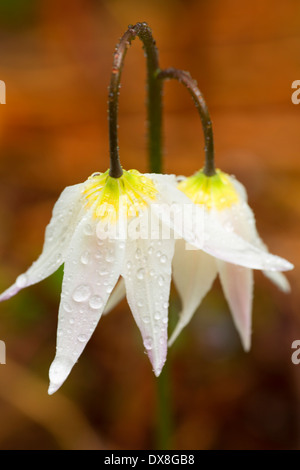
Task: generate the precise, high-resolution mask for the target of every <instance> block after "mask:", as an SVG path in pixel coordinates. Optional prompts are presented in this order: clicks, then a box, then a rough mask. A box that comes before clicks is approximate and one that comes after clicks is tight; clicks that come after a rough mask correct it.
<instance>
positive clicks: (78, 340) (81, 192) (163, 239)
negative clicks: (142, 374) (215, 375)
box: [0, 170, 278, 394]
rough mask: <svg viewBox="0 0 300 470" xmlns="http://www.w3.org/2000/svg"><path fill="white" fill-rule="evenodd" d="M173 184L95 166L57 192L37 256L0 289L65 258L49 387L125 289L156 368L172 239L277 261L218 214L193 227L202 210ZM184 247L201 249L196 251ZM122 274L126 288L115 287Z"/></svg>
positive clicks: (19, 285) (168, 178)
mask: <svg viewBox="0 0 300 470" xmlns="http://www.w3.org/2000/svg"><path fill="white" fill-rule="evenodd" d="M176 184H177V183H176V179H175V177H174V176H172V175H155V174H147V175H141V174H140V173H139V172H137V171H136V170H130V171H124V172H123V175H122V176H121V177H120V178H112V177H110V176H109V173H108V171H107V172H105V173H94V174H93V175H92V176H91V177H90V178H89V179H88V180H87V181H86V182H84V183H82V184H78V185H75V186H71V187H67V188H66V189H65V190H64V191H63V192H62V194H61V196H60V197H59V199H58V201H57V203H56V204H55V206H54V209H53V215H52V219H51V221H50V223H49V225H48V226H47V228H46V234H45V242H44V247H43V251H42V254H41V255H40V257H39V258H38V260H37V261H36V262H35V263H33V265H32V266H31V267H30V268H29V269H28V270H27V272H26V273H25V274H22V275H21V276H19V277H18V278H17V280H16V282H15V284H13V285H12V286H11V287H10V288H9V289H7V290H6V291H5V292H4V293H3V294H2V295H1V296H0V301H2V300H5V299H8V298H10V297H11V296H13V295H15V294H16V293H17V292H19V291H20V290H21V289H23V288H24V287H28V286H30V285H32V284H35V283H37V282H39V281H41V280H43V279H45V278H46V277H47V276H49V275H51V274H52V273H53V272H54V271H55V270H57V269H58V267H59V266H60V265H61V264H63V263H64V278H63V285H62V293H61V302H60V307H59V319H58V329H57V348H56V356H55V359H54V361H53V363H52V365H51V367H50V371H49V377H50V386H49V393H50V394H52V393H54V392H55V391H56V390H58V388H59V387H60V386H61V385H62V383H63V382H64V381H65V379H66V378H67V376H68V375H69V373H70V371H71V369H72V367H73V366H74V364H75V363H76V362H77V360H78V358H79V356H80V355H81V353H82V351H83V349H84V348H85V346H86V344H87V342H88V340H89V339H90V337H91V335H92V333H93V331H94V329H95V327H96V325H97V323H98V321H99V319H100V317H101V315H102V313H103V311H104V309H105V307H106V310H109V309H110V308H112V307H113V306H114V305H115V303H116V302H117V301H118V300H119V299H120V298H122V296H123V293H124V291H125V290H126V296H127V301H128V304H129V306H130V309H131V311H132V314H133V316H134V319H135V321H136V323H137V326H138V327H139V329H140V331H141V334H142V337H143V343H144V347H145V349H146V351H147V354H148V356H149V359H150V361H151V363H152V366H153V369H154V373H155V375H156V376H158V375H159V374H160V372H161V370H162V367H163V365H164V362H165V360H166V354H167V326H168V302H169V292H170V282H171V263H172V258H173V254H174V245H175V237H177V238H182V239H184V240H185V241H187V242H188V243H190V244H192V245H193V246H194V247H197V248H198V249H200V248H202V249H203V250H204V251H206V252H207V253H209V254H210V255H212V256H216V257H218V258H221V259H223V260H225V261H229V262H230V261H231V262H234V261H236V262H238V263H240V264H241V265H246V266H248V265H250V266H251V267H253V268H258V269H262V268H264V267H265V264H266V263H275V262H277V260H278V259H277V258H275V257H273V256H272V255H266V256H265V257H262V256H261V250H260V249H259V248H256V247H254V246H251V245H250V244H248V243H247V242H245V241H243V240H242V239H241V238H239V237H238V236H236V235H234V234H232V233H229V232H228V231H226V230H224V228H222V226H221V225H220V224H219V223H218V222H217V221H216V220H213V219H212V220H210V219H208V220H207V221H206V223H205V226H204V227H202V228H201V229H200V230H199V223H196V222H197V221H198V222H199V220H200V225H201V217H202V215H203V214H202V211H201V210H200V209H199V207H198V206H196V205H195V204H193V203H192V201H191V200H190V199H189V198H188V197H187V196H185V195H184V194H183V193H182V192H181V191H179V190H178V189H177V188H176ZM171 206H172V208H173V209H174V210H173V211H172V210H171V211H170V208H171ZM183 208H187V209H188V210H187V217H185V216H184V217H183V219H182V218H180V217H177V213H180V212H182V210H183ZM179 215H180V214H179ZM149 218H150V221H151V224H152V226H151V227H150V228H149V226H148V227H147V223H146V222H147V221H148V220H149ZM154 222H156V223H155V224H154ZM153 224H154V226H155V227H154V228H155V230H154V231H153ZM145 227H146V228H145ZM144 229H145V230H144ZM143 230H144V232H143ZM129 232H131V233H129ZM139 232H140V233H139ZM168 232H169V233H168ZM166 234H167V236H166ZM129 235H130V236H129ZM135 235H139V236H135ZM142 235H143V236H142ZM190 253H193V256H198V253H196V252H195V251H192V252H190ZM202 254H203V255H204V253H202ZM211 259H213V258H211ZM188 275H189V273H188ZM120 276H121V281H122V280H124V284H123V285H122V282H121V283H119V284H117V282H118V279H119V278H120ZM189 278H190V275H189ZM112 291H113V295H112V296H111V293H112ZM110 297H111V298H110ZM117 334H121V332H118V333H117Z"/></svg>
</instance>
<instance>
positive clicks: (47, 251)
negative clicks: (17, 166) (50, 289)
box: [0, 184, 82, 301]
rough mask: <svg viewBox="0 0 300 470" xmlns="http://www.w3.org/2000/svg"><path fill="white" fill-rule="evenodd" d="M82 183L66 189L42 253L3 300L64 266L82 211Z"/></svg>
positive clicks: (52, 219) (0, 297) (2, 295)
mask: <svg viewBox="0 0 300 470" xmlns="http://www.w3.org/2000/svg"><path fill="white" fill-rule="evenodd" d="M81 189H82V184H77V185H74V186H69V187H67V188H65V189H64V191H63V192H62V193H61V195H60V197H59V199H58V200H57V202H56V204H55V206H54V208H53V213H52V218H51V220H50V223H49V224H48V226H47V227H46V232H45V242H44V247H43V251H42V254H41V255H40V257H39V258H38V259H37V261H35V262H34V263H33V264H32V266H31V267H30V268H29V269H28V270H27V271H26V272H25V273H24V274H21V275H20V276H19V277H18V278H17V280H16V282H15V283H14V284H13V285H12V286H11V287H9V288H8V289H7V290H6V291H5V292H3V293H2V294H1V295H0V301H2V300H7V299H9V298H10V297H12V296H13V295H15V294H17V293H18V292H19V291H20V290H21V289H24V287H28V286H31V285H32V284H36V283H37V282H40V281H42V280H43V279H45V278H46V277H48V276H50V275H51V274H52V273H54V272H55V271H56V270H57V269H58V268H59V266H61V265H62V264H63V262H64V259H65V254H66V251H67V248H68V245H69V242H70V239H71V237H72V235H73V231H74V228H75V226H76V222H77V219H78V214H79V212H80V210H81V208H82V205H81V204H80V202H79V201H80V198H81Z"/></svg>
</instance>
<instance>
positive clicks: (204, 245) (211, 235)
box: [151, 175, 293, 271]
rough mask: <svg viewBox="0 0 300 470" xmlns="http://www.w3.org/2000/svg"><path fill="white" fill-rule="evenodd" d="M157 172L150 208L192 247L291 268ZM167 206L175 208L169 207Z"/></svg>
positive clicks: (232, 259)
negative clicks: (156, 196) (156, 193)
mask: <svg viewBox="0 0 300 470" xmlns="http://www.w3.org/2000/svg"><path fill="white" fill-rule="evenodd" d="M157 176H158V175H156V180H155V181H156V186H157V188H158V190H159V191H160V195H161V197H160V201H159V202H160V204H159V203H157V204H152V205H151V210H152V211H153V213H154V214H155V215H156V216H157V217H159V218H160V219H161V221H162V223H163V224H165V225H168V226H170V227H171V229H172V230H174V233H175V234H176V235H175V236H177V238H178V237H180V238H183V239H184V240H186V241H187V242H188V243H189V244H191V245H193V246H194V247H195V248H196V249H202V250H204V251H205V252H206V253H208V254H211V255H212V256H215V257H216V258H219V259H222V260H224V261H227V262H229V263H234V264H238V265H241V266H245V267H249V268H252V269H265V270H271V271H287V270H289V269H292V268H293V265H292V264H291V263H289V262H288V261H286V260H285V259H283V258H280V257H278V256H274V255H271V254H269V253H266V252H265V251H264V250H261V249H260V248H258V247H257V246H254V245H253V244H251V243H249V242H247V241H246V240H244V239H243V238H241V237H240V236H238V235H236V234H235V233H234V232H233V231H232V230H231V229H230V228H227V227H226V226H223V224H222V223H221V221H219V220H218V219H219V216H218V214H217V211H213V210H211V211H208V210H206V209H204V208H203V207H202V206H196V205H195V204H193V203H192V202H191V200H190V199H189V198H188V197H187V196H185V194H183V193H182V192H181V191H179V190H178V189H177V188H176V187H175V186H174V185H173V184H170V183H169V182H168V180H167V179H162V178H158V177H157ZM170 180H171V178H170ZM170 206H173V208H174V209H175V210H174V211H170ZM176 208H177V211H176ZM218 212H222V211H218Z"/></svg>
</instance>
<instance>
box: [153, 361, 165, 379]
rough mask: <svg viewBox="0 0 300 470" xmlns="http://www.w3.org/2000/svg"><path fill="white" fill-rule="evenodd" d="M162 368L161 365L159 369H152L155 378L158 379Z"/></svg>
mask: <svg viewBox="0 0 300 470" xmlns="http://www.w3.org/2000/svg"><path fill="white" fill-rule="evenodd" d="M163 366H164V364H163V365H162V366H160V367H156V368H154V369H153V372H154V375H155V377H159V376H160V374H161V371H162V369H163Z"/></svg>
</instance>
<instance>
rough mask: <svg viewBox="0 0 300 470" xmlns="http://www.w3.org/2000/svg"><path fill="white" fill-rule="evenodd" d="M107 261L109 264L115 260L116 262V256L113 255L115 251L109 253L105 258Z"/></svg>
mask: <svg viewBox="0 0 300 470" xmlns="http://www.w3.org/2000/svg"><path fill="white" fill-rule="evenodd" d="M105 260H106V261H107V262H108V263H112V262H113V261H114V260H115V257H114V254H113V251H109V252H108V253H107V255H106V257H105Z"/></svg>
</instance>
